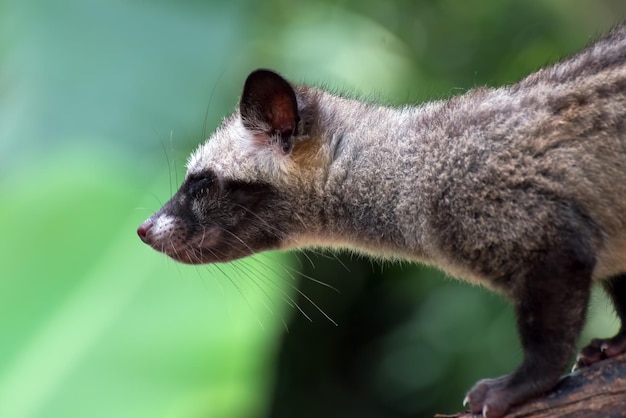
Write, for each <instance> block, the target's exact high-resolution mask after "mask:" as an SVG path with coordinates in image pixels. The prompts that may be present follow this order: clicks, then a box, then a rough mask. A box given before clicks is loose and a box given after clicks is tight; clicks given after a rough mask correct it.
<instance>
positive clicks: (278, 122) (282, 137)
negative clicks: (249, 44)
mask: <svg viewBox="0 0 626 418" xmlns="http://www.w3.org/2000/svg"><path fill="white" fill-rule="evenodd" d="M239 112H240V113H241V118H242V121H243V125H244V127H246V129H250V130H252V131H256V132H259V133H262V134H265V135H267V139H269V138H276V139H277V140H278V141H279V143H280V145H281V147H282V150H283V152H285V154H287V153H289V152H290V151H291V148H292V145H293V140H292V136H293V135H294V133H295V131H296V127H297V125H298V121H299V116H298V103H297V101H296V93H295V92H294V90H293V88H292V87H291V85H290V84H289V82H288V81H287V80H285V79H284V78H282V77H281V76H280V75H278V74H276V73H275V72H273V71H269V70H256V71H253V72H252V73H250V75H249V76H248V78H247V79H246V83H245V84H244V87H243V94H242V95H241V102H240V103H239Z"/></svg>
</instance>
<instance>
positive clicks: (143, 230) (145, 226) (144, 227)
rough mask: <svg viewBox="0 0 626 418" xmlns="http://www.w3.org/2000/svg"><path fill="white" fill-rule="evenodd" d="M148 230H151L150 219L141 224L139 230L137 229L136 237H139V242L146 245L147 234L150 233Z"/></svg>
mask: <svg viewBox="0 0 626 418" xmlns="http://www.w3.org/2000/svg"><path fill="white" fill-rule="evenodd" d="M150 229H152V221H151V220H150V219H148V220H147V221H145V222H144V223H142V224H141V225H140V226H139V228H137V235H139V238H141V240H142V241H143V242H145V243H148V233H149V232H150Z"/></svg>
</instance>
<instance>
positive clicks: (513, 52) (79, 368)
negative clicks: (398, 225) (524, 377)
mask: <svg viewBox="0 0 626 418" xmlns="http://www.w3.org/2000/svg"><path fill="white" fill-rule="evenodd" d="M624 16H626V3H624V2H623V1H622V0H613V1H609V0H568V1H564V0H560V1H557V0H555V1H548V0H546V1H537V0H534V1H521V0H520V1H502V0H489V1H477V0H470V1H452V0H441V1H374V0H366V1H357V0H343V1H331V0H328V1H285V0H270V1H263V2H261V1H243V0H235V1H200V0H183V1H166V0H156V1H138V0H134V1H121V0H117V1H115V0H111V1H104V0H56V1H54V2H51V1H44V0H31V1H17V0H12V1H10V0H9V1H7V0H4V1H2V2H0V231H1V232H0V233H1V235H0V236H1V238H0V417H2V418H52V417H54V418H57V417H59V418H61V417H62V418H79V417H91V418H96V417H133V418H141V417H151V418H156V417H164V418H165V417H168V418H170V417H171V418H174V417H175V418H192V417H225V418H226V417H227V418H231V417H232V418H235V417H236V418H239V417H242V418H248V417H249V418H255V417H266V416H268V417H269V416H271V417H295V416H299V417H309V416H310V417H335V416H336V417H393V416H398V417H402V416H415V417H421V416H431V415H432V414H433V413H434V412H442V413H452V412H455V411H457V410H459V409H460V407H461V405H460V401H461V399H462V398H463V395H464V391H465V390H466V389H467V388H469V387H470V386H471V384H472V383H473V382H474V381H475V380H477V379H479V378H481V377H486V376H490V375H496V374H501V373H505V372H508V371H510V370H511V369H512V368H513V367H514V366H515V365H516V364H517V362H518V361H519V360H520V351H519V348H518V345H517V339H516V335H515V330H514V326H513V316H512V313H511V311H510V309H509V307H508V306H507V305H506V304H505V303H504V302H503V301H502V300H501V298H499V297H498V296H495V295H491V294H488V293H487V292H485V291H483V290H481V289H478V288H473V287H471V286H468V285H466V284H462V283H458V282H456V281H453V280H448V279H443V280H442V275H441V274H440V273H438V272H435V271H432V270H430V269H426V268H424V267H419V266H411V265H408V264H403V265H392V264H384V265H380V264H377V263H374V262H372V261H369V260H364V259H361V258H359V257H355V256H350V255H345V254H344V255H341V256H340V257H339V258H338V259H336V258H335V257H334V256H331V255H324V254H322V255H319V254H314V253H310V254H290V255H284V254H268V255H265V254H264V255H261V256H259V257H257V258H256V259H251V260H245V261H242V262H238V263H234V264H233V265H229V266H219V267H216V266H213V267H211V266H208V267H206V266H205V267H189V266H182V265H178V264H175V263H174V262H172V261H170V260H168V259H166V258H165V257H164V256H163V255H162V254H157V253H156V252H153V251H152V250H150V249H149V248H148V247H147V246H145V245H144V244H142V243H141V242H140V241H139V239H138V238H137V237H136V235H135V229H136V227H137V226H138V225H139V224H140V223H141V222H142V221H143V220H144V219H145V218H146V217H148V216H149V215H150V214H151V213H152V212H153V211H155V210H156V209H158V208H159V207H160V205H161V204H162V203H163V202H165V201H166V200H167V199H168V197H169V196H170V195H171V194H172V191H173V190H175V188H176V187H177V185H178V184H179V182H180V180H181V179H182V176H183V175H184V163H185V159H186V156H187V155H188V154H189V153H190V152H191V151H192V150H193V149H194V148H195V147H196V146H197V144H198V143H199V142H200V141H202V139H203V138H204V137H206V136H208V134H209V133H210V131H211V130H212V129H214V128H215V126H216V125H217V124H218V123H219V121H220V119H221V118H222V117H223V116H224V115H226V114H227V113H229V112H230V111H231V110H232V109H233V108H234V106H235V104H236V101H237V96H238V94H239V91H240V88H241V85H242V83H243V80H244V79H245V76H246V75H247V73H248V72H249V71H250V70H252V69H254V68H256V67H269V68H273V69H276V70H278V71H280V72H282V73H283V74H285V75H286V76H287V77H289V78H290V79H291V80H293V81H295V82H307V83H313V84H323V85H325V86H328V87H329V88H332V89H334V90H337V91H344V92H352V93H354V94H358V95H363V96H365V97H369V98H372V97H373V98H378V99H380V101H382V102H385V103H394V104H403V103H412V102H416V101H424V100H429V99H438V98H445V97H448V96H450V95H453V94H460V93H462V92H463V91H466V90H467V89H469V88H471V87H473V86H478V85H499V84H503V83H511V82H514V81H516V80H518V79H520V78H521V77H523V76H524V75H526V74H528V73H529V72H531V71H533V70H534V69H536V68H538V67H539V66H541V65H544V64H546V63H549V62H553V61H554V60H556V59H558V58H559V57H561V56H563V55H565V54H568V53H571V52H573V51H575V50H577V49H579V48H581V47H583V46H584V45H585V44H586V43H588V42H589V40H590V39H591V38H593V37H595V36H597V35H598V34H600V33H602V32H605V31H606V30H608V29H609V28H610V27H611V26H612V25H613V24H614V23H616V22H619V21H620V20H621V19H623V18H624ZM310 260H311V261H310ZM292 269H293V270H292ZM296 270H297V271H301V272H302V274H299V273H295V272H294V271H296ZM304 275H306V276H310V277H311V278H313V279H315V280H321V281H323V282H325V283H329V284H330V285H332V286H334V287H336V288H337V289H338V290H339V292H335V291H333V290H331V289H329V288H327V287H324V286H322V285H319V284H317V283H315V282H314V281H313V280H309V279H306V278H304ZM303 278H304V279H303ZM301 279H303V280H301ZM302 293H303V294H305V295H306V297H303V296H302ZM307 298H310V300H308V299H307ZM292 300H294V301H296V302H297V304H298V305H299V306H300V309H301V310H302V311H303V313H302V312H300V309H297V308H294V307H292V306H290V305H293V303H292V302H291V301H292ZM311 301H312V302H313V303H315V304H316V305H318V306H319V307H320V309H321V310H323V311H324V312H325V313H326V314H328V315H329V316H330V317H331V318H332V321H331V320H328V319H326V318H325V317H324V315H322V314H321V313H320V312H319V311H318V310H317V308H316V307H315V306H314V305H313V303H311ZM604 302H605V301H604V300H603V297H602V295H601V294H600V293H596V294H595V297H594V304H593V306H592V309H591V313H590V321H589V324H588V327H587V331H586V332H585V335H584V336H583V340H581V342H582V341H584V340H586V339H588V338H590V337H591V336H592V335H609V334H611V333H613V332H615V330H616V327H617V321H616V320H615V319H614V318H613V316H612V313H611V310H610V309H609V308H608V307H607V306H608V305H606V304H605V303H604ZM307 317H308V318H307ZM309 318H310V320H309ZM333 321H335V322H337V323H338V326H335V325H334V324H333V323H332V322H333Z"/></svg>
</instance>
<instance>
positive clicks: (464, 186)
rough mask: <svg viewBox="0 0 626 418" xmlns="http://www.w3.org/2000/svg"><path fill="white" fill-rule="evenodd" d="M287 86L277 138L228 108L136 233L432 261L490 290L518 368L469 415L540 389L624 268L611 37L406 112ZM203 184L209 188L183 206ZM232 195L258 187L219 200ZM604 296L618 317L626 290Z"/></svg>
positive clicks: (246, 249) (625, 90) (622, 147)
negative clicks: (502, 311)
mask: <svg viewBox="0 0 626 418" xmlns="http://www.w3.org/2000/svg"><path fill="white" fill-rule="evenodd" d="M253 74H254V73H253ZM263 76H264V77H265V76H268V74H267V73H263ZM269 77H270V78H271V75H269ZM276 77H279V76H277V75H276ZM277 82H279V83H280V81H279V80H277ZM252 84H253V83H252ZM265 87H267V86H265ZM260 90H261V91H263V93H262V94H258V95H257V96H259V97H265V96H267V88H263V89H260ZM294 91H295V97H296V100H297V112H298V114H297V115H293V116H294V119H293V120H294V124H295V125H297V129H295V131H294V137H293V139H292V138H291V127H290V128H289V129H290V130H287V131H285V130H284V129H283V130H282V131H283V133H281V130H280V129H278V130H277V129H275V127H272V126H271V125H272V124H271V121H272V120H273V119H276V117H275V116H276V115H275V114H272V106H270V105H267V106H266V104H265V103H263V106H266V107H263V109H264V110H263V111H261V110H259V109H261V107H260V106H257V107H254V109H253V111H248V112H246V114H253V115H257V116H254V118H256V119H255V120H246V121H245V123H244V122H242V120H241V116H240V115H241V113H242V112H240V111H239V110H237V111H236V112H235V113H234V115H232V116H231V117H230V118H228V119H226V120H225V121H224V123H223V125H222V126H221V127H220V128H219V129H218V130H217V131H216V132H215V134H214V135H213V136H212V138H211V139H209V140H208V141H207V143H205V144H203V145H202V146H201V147H200V148H199V149H198V150H197V151H196V152H195V153H194V155H192V157H191V158H190V162H189V164H188V174H187V179H186V180H185V183H184V184H183V186H181V190H180V191H179V192H178V193H177V195H176V196H174V198H173V199H172V201H171V202H169V203H168V204H167V205H166V206H165V207H164V208H163V209H161V210H160V211H159V212H157V213H156V214H155V215H153V216H152V217H151V218H150V219H148V220H147V221H146V222H145V223H144V224H143V225H142V227H140V235H141V236H142V239H144V241H146V242H147V243H149V244H151V245H152V246H153V247H154V248H155V249H157V250H160V251H164V252H165V253H167V254H168V255H170V256H172V257H174V258H176V259H178V260H180V261H185V262H194V263H195V262H215V261H229V260H232V259H235V258H240V257H243V256H246V255H249V254H252V253H255V252H258V251H263V250H265V249H269V248H297V247H304V246H330V247H347V248H351V249H357V250H361V251H364V252H367V253H369V254H373V255H376V256H382V257H392V258H406V259H411V260H415V261H420V262H425V263H429V264H433V265H435V266H437V267H439V268H441V269H443V270H445V271H447V272H448V273H449V274H451V275H453V276H455V277H459V278H461V279H465V280H468V281H471V282H475V283H480V284H483V285H485V286H487V287H490V288H493V289H496V290H498V291H500V292H502V293H504V294H505V295H506V296H508V297H509V298H510V299H511V301H512V302H513V303H514V305H515V307H516V312H517V314H518V327H519V328H520V335H521V338H522V345H523V347H524V351H525V354H526V356H525V361H524V363H523V364H522V366H520V368H519V369H518V370H517V371H516V372H515V373H513V374H511V375H508V376H506V377H503V378H500V379H498V380H489V381H481V382H479V383H478V384H477V385H476V386H475V387H474V388H473V389H472V391H470V393H469V395H468V399H469V401H470V403H471V410H472V411H473V412H481V411H482V412H483V413H485V414H486V416H489V417H499V416H501V415H503V414H504V412H505V411H506V410H507V409H508V408H509V407H510V406H511V405H513V404H515V403H518V402H521V401H523V400H524V399H526V398H528V397H529V396H532V395H535V394H537V393H540V392H542V391H544V390H546V389H548V388H550V387H551V386H552V385H554V383H555V381H556V379H557V378H558V376H559V374H560V373H561V372H562V371H563V369H564V367H565V366H566V365H567V362H568V361H569V358H570V356H571V354H572V352H573V349H574V346H575V343H576V339H577V337H578V334H579V332H580V328H581V327H582V323H583V321H584V316H585V311H586V305H587V301H588V297H589V288H590V286H591V281H592V279H595V280H605V279H611V280H613V281H615V280H616V278H617V277H620V275H621V274H624V273H626V27H619V28H616V29H615V30H614V31H613V32H612V33H611V34H609V35H608V36H607V37H605V38H604V39H602V40H600V41H598V42H597V43H595V44H594V45H592V46H590V47H589V48H587V49H586V50H584V51H582V52H580V53H579V54H577V55H574V56H573V57H570V58H568V59H566V60H564V61H562V62H560V63H557V64H555V65H553V66H550V67H547V68H545V69H542V70H540V71H538V72H536V73H534V74H532V75H530V76H529V77H527V78H526V79H524V80H522V81H520V82H519V83H517V84H514V85H511V86H506V87H501V88H496V89H485V88H479V89H475V90H472V91H470V92H468V93H466V94H464V95H461V96H458V97H454V98H451V99H449V100H446V101H439V102H433V103H428V104H425V105H422V106H416V107H414V106H407V107H403V108H397V109H396V108H390V107H381V106H376V105H373V104H368V103H363V102H360V101H357V100H352V99H346V98H342V97H339V96H336V95H333V94H331V93H328V92H325V91H322V90H319V89H316V88H312V87H306V86H295V87H294ZM244 94H248V93H245V92H244ZM250 95H251V96H250V97H249V98H248V97H247V96H246V103H248V102H250V103H252V104H253V105H254V106H256V102H255V99H256V96H255V95H254V92H253V93H250ZM279 99H281V100H282V99H285V100H287V98H286V97H281V98H279ZM263 100H265V99H263ZM242 102H243V101H242ZM251 106H252V105H251ZM283 109H290V107H289V106H283ZM264 112H265V113H264ZM266 113H267V115H268V116H267V119H264V117H265V116H264V115H265V114H266ZM287 116H290V115H287ZM296 117H298V119H295V118H296ZM257 119H258V120H257ZM280 119H281V120H285V115H284V114H283V113H281V114H280ZM290 126H291V125H290ZM284 132H287V133H284ZM281 135H288V136H289V137H288V138H286V139H285V138H282V137H281ZM287 140H288V141H289V142H287ZM281 143H283V144H285V143H289V147H285V146H283V147H281V146H280V144H281ZM291 144H293V149H291V148H290V147H291ZM281 150H282V151H281ZM206 176H209V177H211V178H216V179H217V180H216V181H214V182H211V183H210V184H208V185H206V186H204V188H201V191H202V192H201V193H196V194H195V195H190V194H189V193H188V192H187V189H189V188H193V187H194V186H193V185H194V184H195V182H196V181H197V179H199V178H200V179H201V178H204V177H206ZM241 184H244V185H246V186H245V187H247V189H246V190H255V187H256V188H258V189H259V190H264V191H266V192H264V193H260V194H257V195H256V196H255V197H254V199H248V200H246V199H243V200H246V202H245V203H241V200H242V198H241V197H239V198H238V199H239V200H236V201H233V200H232V199H231V198H230V196H238V193H239V194H240V189H239V188H237V187H238V186H236V185H241ZM233 185H234V186H233ZM196 187H198V186H196ZM241 208H243V209H241ZM164 220H165V221H164ZM163 225H166V226H167V227H163ZM207 231H208V232H207ZM233 236H235V238H233ZM220 240H221V241H220ZM621 287H624V286H621ZM621 287H620V288H621ZM622 293H623V292H622ZM611 296H612V297H613V299H614V303H615V304H616V306H618V311H619V306H623V304H624V297H625V296H626V295H623V294H618V292H613V293H612V294H611ZM624 310H625V309H622V311H624ZM620 315H621V314H620ZM621 319H622V320H623V319H624V318H621ZM620 333H621V334H623V336H624V338H621V337H620V335H621V334H618V336H616V338H617V337H620V338H621V339H620V338H617V339H618V340H619V341H620V343H621V341H622V340H624V341H626V331H624V328H622V331H620ZM624 350H626V344H624ZM596 351H597V350H596ZM550 356H553V359H552V360H551V361H548V360H538V358H542V359H545V358H546V357H550ZM587 358H590V356H587ZM544 363H549V364H544ZM544 377H545V378H544ZM485 411H486V412H485Z"/></svg>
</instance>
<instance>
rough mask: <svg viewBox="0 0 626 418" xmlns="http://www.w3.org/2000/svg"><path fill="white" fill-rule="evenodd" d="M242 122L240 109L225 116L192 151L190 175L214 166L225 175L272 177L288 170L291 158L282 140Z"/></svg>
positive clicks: (256, 179)
mask: <svg viewBox="0 0 626 418" xmlns="http://www.w3.org/2000/svg"><path fill="white" fill-rule="evenodd" d="M263 135H265V134H259V133H255V132H252V131H250V130H248V129H246V128H245V127H244V126H243V123H242V121H241V117H240V116H239V114H238V113H236V114H235V115H233V117H231V118H228V119H226V120H225V121H224V122H223V123H222V126H220V127H219V128H218V129H217V130H216V131H215V133H214V134H213V135H211V137H210V138H209V139H208V140H207V141H206V142H204V143H203V144H202V145H200V146H199V147H198V149H197V150H196V151H195V152H193V154H192V155H191V157H190V158H189V161H188V163H187V175H189V174H194V173H201V172H203V171H206V170H212V171H214V172H215V173H217V174H218V175H220V176H222V177H223V178H226V179H231V180H242V181H259V180H263V181H269V180H271V179H273V178H276V176H279V175H280V174H282V173H286V172H288V171H289V168H290V166H291V164H292V161H291V159H290V157H289V155H284V154H283V153H282V152H281V150H280V146H278V145H279V144H272V143H271V139H267V140H266V141H265V140H264V139H263Z"/></svg>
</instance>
